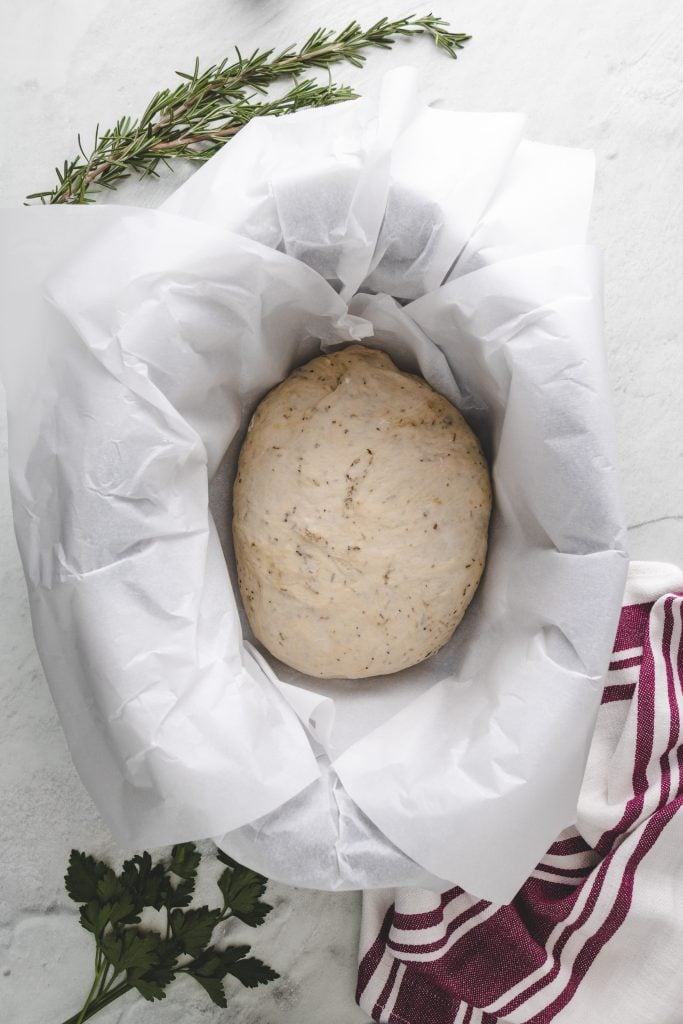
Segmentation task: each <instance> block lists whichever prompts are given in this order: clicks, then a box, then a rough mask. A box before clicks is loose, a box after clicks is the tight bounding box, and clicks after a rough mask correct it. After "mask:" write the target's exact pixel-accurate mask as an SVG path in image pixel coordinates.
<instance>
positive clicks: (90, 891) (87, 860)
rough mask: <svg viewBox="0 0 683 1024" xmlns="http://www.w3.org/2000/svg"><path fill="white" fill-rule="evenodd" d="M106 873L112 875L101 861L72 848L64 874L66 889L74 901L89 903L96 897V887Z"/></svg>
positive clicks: (109, 869)
mask: <svg viewBox="0 0 683 1024" xmlns="http://www.w3.org/2000/svg"><path fill="white" fill-rule="evenodd" d="M107 874H112V875H113V874H114V872H113V871H112V870H111V868H110V867H108V866H107V865H106V864H103V863H102V861H98V860H95V858H94V857H91V856H90V855H89V854H85V853H81V852H80V851H79V850H72V851H71V856H70V857H69V868H68V871H67V873H66V875H65V876H64V884H65V886H66V891H67V892H68V894H69V896H70V897H71V899H72V900H73V901H74V903H90V902H91V900H97V899H98V894H97V887H98V885H99V884H100V882H101V881H102V880H103V879H104V878H105V876H106V875H107Z"/></svg>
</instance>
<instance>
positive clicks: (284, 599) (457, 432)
mask: <svg viewBox="0 0 683 1024" xmlns="http://www.w3.org/2000/svg"><path fill="white" fill-rule="evenodd" d="M490 511H491V485H490V480H489V472H488V467H487V464H486V461H485V459H484V456H483V455H482V452H481V449H480V447H479V443H478V441H477V439H476V437H475V436H474V434H473V433H472V431H471V430H470V428H469V427H468V426H467V424H466V423H465V420H464V419H463V418H462V416H461V415H460V413H459V412H458V410H457V409H455V408H454V407H453V406H452V405H451V404H450V402H448V401H446V399H445V398H443V397H442V396H441V395H438V394H437V393H436V392H435V391H434V390H433V389H432V388H431V387H430V386H429V385H428V384H427V383H426V382H425V381H424V380H422V379H421V378H418V377H415V376H412V375H411V374H407V373H402V372H401V371H400V370H399V369H398V368H397V367H396V366H395V364H394V363H393V362H392V360H391V359H390V358H389V357H388V356H387V355H385V354H384V353H382V352H378V351H375V350H374V349H370V348H364V347H362V346H359V345H352V346H350V347H349V348H345V349H342V350H341V351H337V352H334V353H331V354H329V355H322V356H320V357H318V358H317V359H313V360H312V361H311V362H309V363H306V365H305V366H301V367H299V369H298V370H295V371H294V372H293V373H292V374H291V375H290V376H289V377H287V379H286V380H285V381H283V383H282V384H280V385H279V386H278V387H276V388H275V389H274V390H273V391H271V392H270V394H268V395H267V396H266V397H265V398H264V400H263V401H262V402H261V404H260V405H259V407H258V408H257V410H256V412H255V414H254V416H253V419H252V421H251V423H250V425H249V431H248V433H247V437H246V440H245V442H244V445H243V447H242V451H241V453H240V458H239V464H238V469H237V477H236V481H235V486H234V503H233V537H234V542H235V556H236V559H237V572H238V579H239V586H240V591H241V594H242V600H243V602H244V607H245V610H246V613H247V617H248V619H249V623H250V625H251V628H252V630H253V632H254V635H255V636H256V638H257V639H258V640H260V642H261V643H262V644H263V645H264V646H265V647H266V648H267V649H268V650H269V651H270V652H271V653H272V654H274V655H275V656H276V657H277V658H279V659H281V660H282V661H284V662H285V663H286V664H287V665H291V666H292V667H293V668H295V669H298V670H299V671H300V672H305V673H307V674H308V675H310V676H318V677H319V678H329V677H335V678H336V677H342V678H348V679H360V678H362V677H365V676H374V675H382V674H385V673H387V672H397V671H399V670H400V669H404V668H408V667H409V666H410V665H415V664H416V663H417V662H419V661H422V660H423V659H424V658H428V657H429V656H430V655H431V654H434V652H435V651H437V650H438V649H439V648H440V647H442V646H443V644H445V643H446V641H447V640H448V639H449V638H450V637H451V635H452V633H453V630H454V629H455V627H456V626H457V625H458V623H459V622H460V620H461V618H462V616H463V614H464V612H465V609H466V608H467V606H468V604H469V603H470V601H471V600H472V596H473V594H474V592H475V590H476V588H477V584H478V583H479V579H480V577H481V574H482V570H483V568H484V559H485V557H486V542H487V531H488V522H489V515H490Z"/></svg>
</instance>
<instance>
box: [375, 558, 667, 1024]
mask: <svg viewBox="0 0 683 1024" xmlns="http://www.w3.org/2000/svg"><path fill="white" fill-rule="evenodd" d="M682 613H683V574H682V573H681V572H680V570H678V569H675V568H674V567H672V566H666V565H661V564H656V563H643V562H641V563H633V564H632V565H631V568H630V572H629V582H628V584H627V589H626V595H625V604H624V607H623V608H622V612H621V618H620V622H619V629H618V632H617V637H616V641H615V645H614V654H613V658H612V662H611V664H610V666H609V672H608V675H607V679H606V681H605V685H604V691H603V697H602V704H601V707H600V711H599V714H598V719H597V724H596V728H595V733H594V736H593V741H592V745H591V750H590V756H589V759H588V765H587V769H586V774H585V777H584V781H583V784H582V788H581V795H580V798H579V804H578V810H577V819H576V824H575V827H572V828H569V829H567V830H566V831H565V832H563V833H562V835H560V836H559V837H558V839H557V840H556V842H555V843H553V845H552V846H551V847H550V849H549V850H548V852H547V854H546V855H545V857H544V858H543V859H542V861H541V862H540V864H539V865H538V867H537V868H536V870H535V871H534V872H533V873H532V875H531V877H530V878H529V879H528V880H527V881H526V883H525V884H524V886H523V887H522V888H521V890H520V891H519V893H518V894H517V896H516V898H515V899H514V901H513V902H512V903H510V904H507V905H504V906H500V905H497V904H492V903H488V902H487V901H485V900H479V899H475V898H474V897H473V896H470V895H469V894H468V893H466V892H464V891H463V890H462V889H459V888H457V887H456V888H453V889H449V890H448V892H445V893H443V894H442V895H438V894H435V893H432V892H428V891H426V890H409V889H405V890H383V891H379V892H368V893H365V894H364V896H363V925H362V931H361V954H362V955H361V960H360V967H359V976H358V992H357V998H358V1001H359V1003H360V1005H361V1006H362V1007H363V1008H364V1009H365V1010H366V1011H367V1012H368V1013H369V1014H370V1015H371V1016H372V1017H373V1019H374V1020H376V1021H384V1022H389V1024H549V1022H550V1021H556V1022H557V1024H593V1022H595V1024H683V968H682V967H681V958H682V955H683V814H677V811H678V810H679V808H680V807H681V805H682V804H683V643H682V641H681V626H682ZM501 855H502V856H504V852H503V853H502V854H501Z"/></svg>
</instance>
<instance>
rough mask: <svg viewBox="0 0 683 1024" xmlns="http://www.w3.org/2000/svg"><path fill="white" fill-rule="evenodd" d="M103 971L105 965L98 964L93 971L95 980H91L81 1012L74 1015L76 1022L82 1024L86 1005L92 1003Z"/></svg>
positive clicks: (104, 971)
mask: <svg viewBox="0 0 683 1024" xmlns="http://www.w3.org/2000/svg"><path fill="white" fill-rule="evenodd" d="M98 953H99V948H98ZM96 960H97V958H96ZM105 973H106V967H104V966H103V965H100V966H99V967H98V968H97V970H96V971H95V980H94V981H93V983H92V986H91V988H90V991H89V992H88V996H87V998H86V1000H85V1002H84V1003H83V1008H82V1010H81V1012H80V1013H79V1015H78V1016H77V1017H76V1024H83V1021H84V1020H86V1019H87V1016H88V1014H87V1011H88V1007H89V1006H91V1005H92V999H93V996H94V995H95V993H96V991H97V989H98V988H99V985H100V982H101V981H102V976H103V974H105Z"/></svg>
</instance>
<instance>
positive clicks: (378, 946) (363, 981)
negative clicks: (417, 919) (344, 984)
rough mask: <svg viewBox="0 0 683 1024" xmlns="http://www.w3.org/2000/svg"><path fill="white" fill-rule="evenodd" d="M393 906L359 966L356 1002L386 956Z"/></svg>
mask: <svg viewBox="0 0 683 1024" xmlns="http://www.w3.org/2000/svg"><path fill="white" fill-rule="evenodd" d="M393 910H394V908H393V905H392V906H391V907H389V909H388V910H387V912H386V914H385V915H384V920H383V921H382V927H381V928H380V930H379V934H378V936H377V938H376V939H375V941H374V942H373V944H372V945H371V946H370V949H369V950H368V951H367V953H366V954H365V956H364V957H363V959H362V960H361V962H360V964H359V965H358V985H357V986H356V1000H358V999H360V997H361V995H362V994H363V992H364V991H365V989H366V988H367V987H368V984H369V982H370V979H371V978H372V976H373V974H374V973H375V971H376V970H377V968H378V967H379V964H380V961H381V959H382V957H383V956H384V953H385V950H386V946H387V936H388V935H389V929H390V928H391V919H392V915H393Z"/></svg>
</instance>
